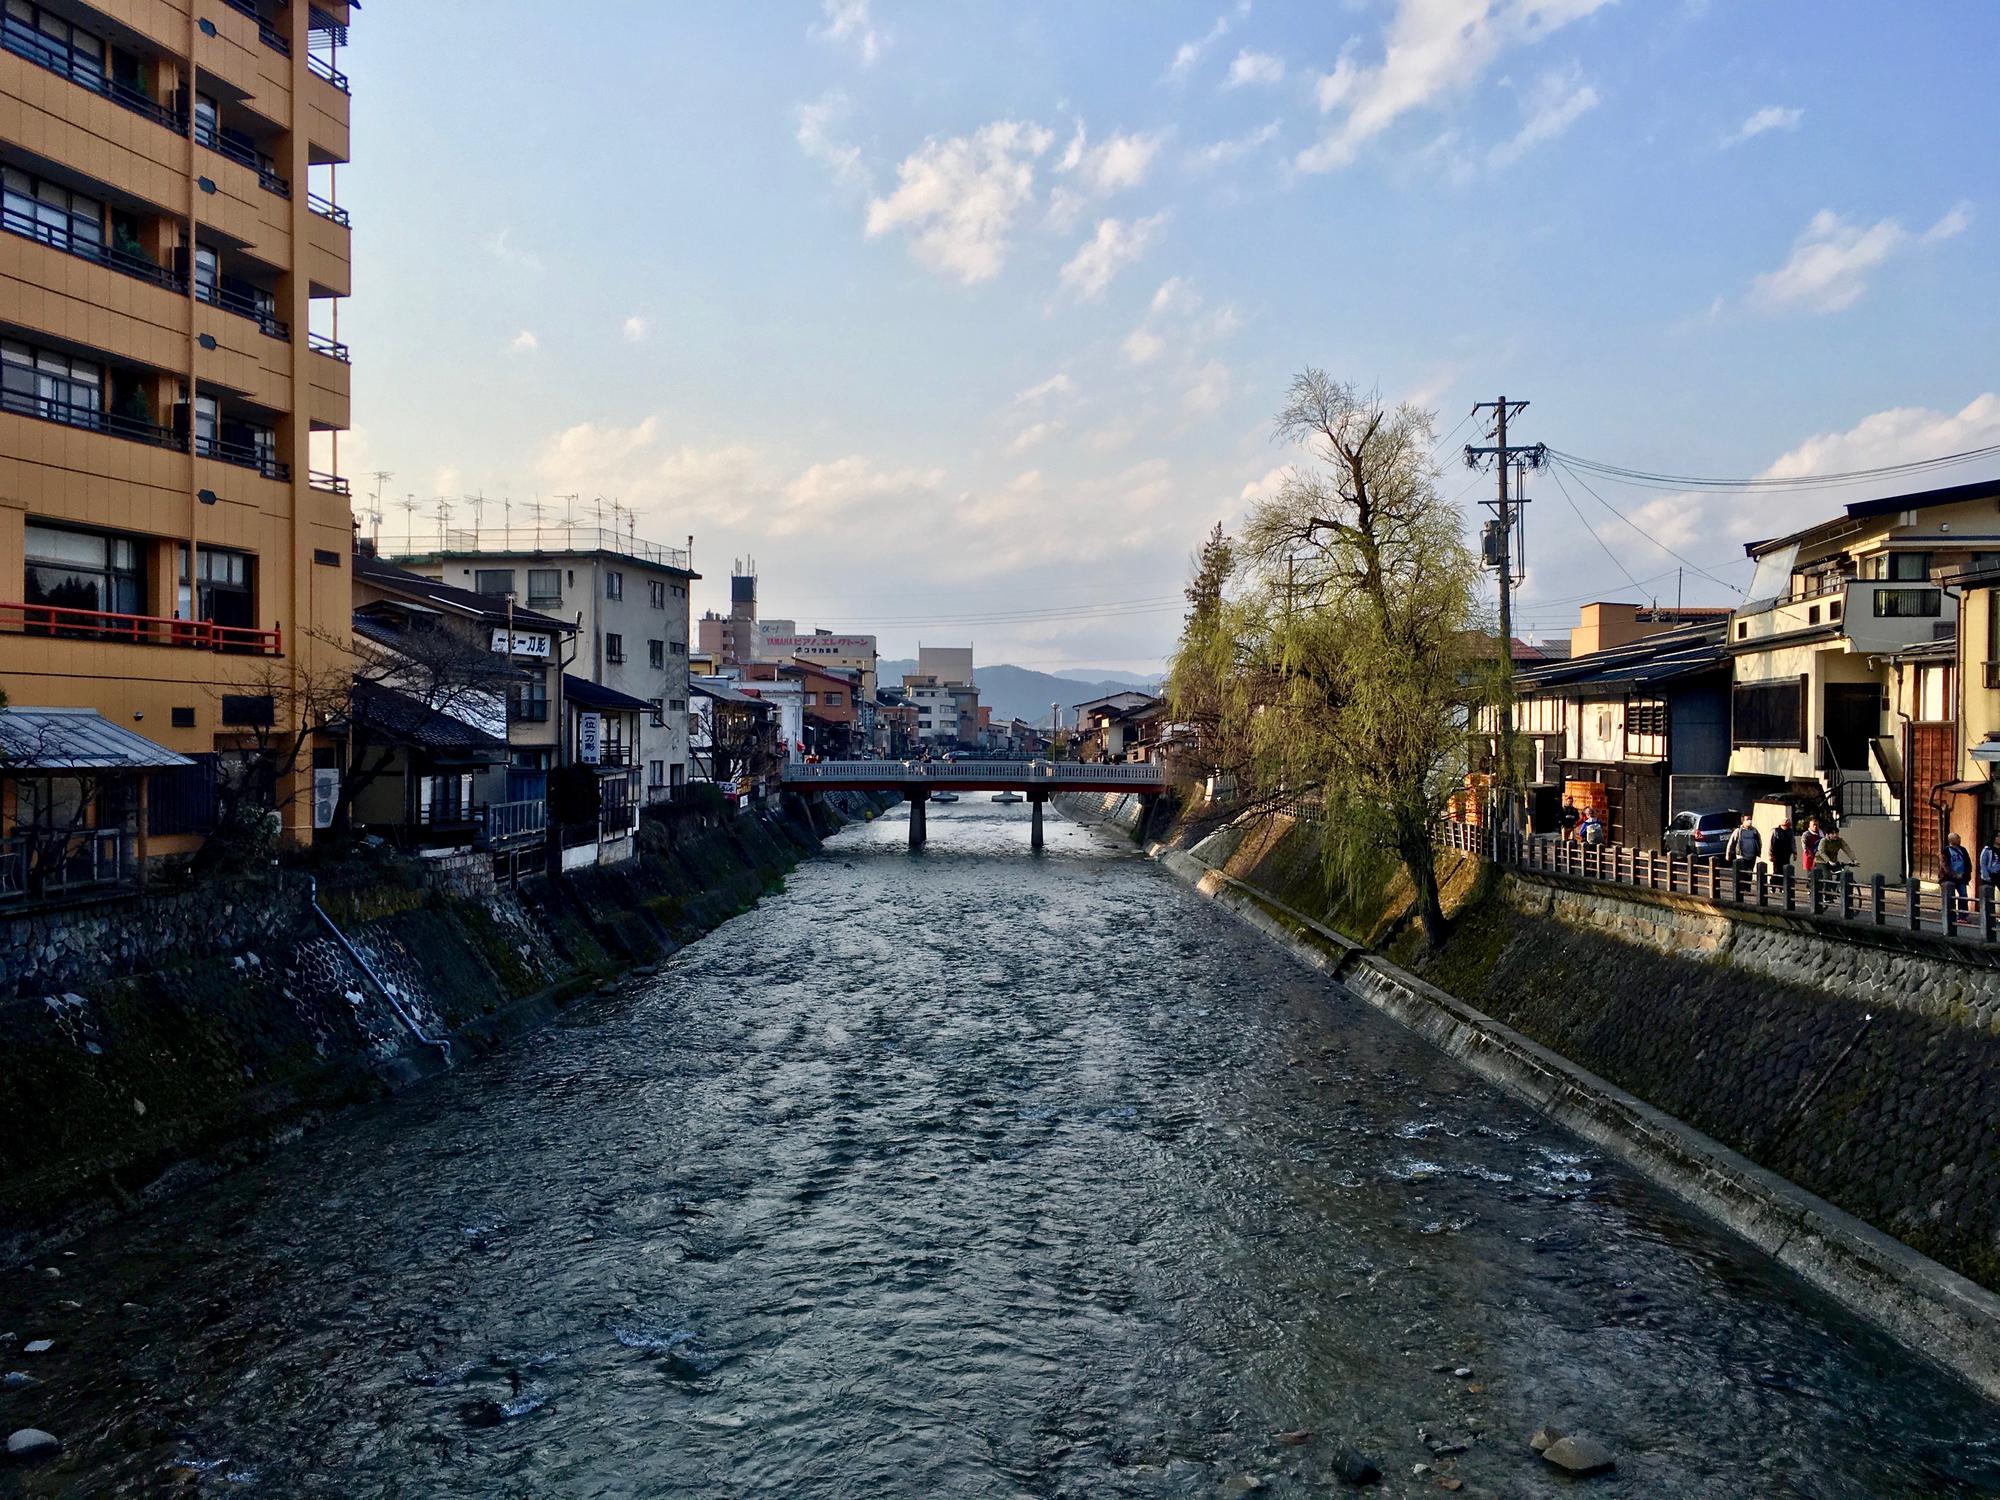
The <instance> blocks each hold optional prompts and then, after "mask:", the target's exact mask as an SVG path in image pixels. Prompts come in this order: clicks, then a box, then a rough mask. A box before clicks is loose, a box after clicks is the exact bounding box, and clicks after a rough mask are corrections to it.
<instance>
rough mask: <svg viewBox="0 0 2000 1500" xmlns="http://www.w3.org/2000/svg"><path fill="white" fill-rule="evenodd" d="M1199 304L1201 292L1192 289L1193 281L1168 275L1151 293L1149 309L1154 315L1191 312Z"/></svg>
mask: <svg viewBox="0 0 2000 1500" xmlns="http://www.w3.org/2000/svg"><path fill="white" fill-rule="evenodd" d="M1200 306H1201V293H1200V292H1197V291H1196V290H1195V289H1194V283H1192V282H1191V281H1189V280H1188V279H1187V278H1186V277H1185V276H1169V277H1168V278H1167V279H1166V280H1165V281H1163V282H1161V283H1160V289H1159V290H1158V291H1157V292H1155V293H1153V300H1152V302H1151V304H1149V310H1150V311H1151V312H1152V314H1153V316H1154V317H1159V316H1160V315H1162V314H1163V313H1172V312H1193V311H1194V310H1195V309H1196V308H1198V307H1200Z"/></svg>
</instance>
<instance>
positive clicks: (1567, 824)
mask: <svg viewBox="0 0 2000 1500" xmlns="http://www.w3.org/2000/svg"><path fill="white" fill-rule="evenodd" d="M1582 821H1583V816H1582V814H1580V813H1579V812H1577V810H1576V804H1575V803H1574V802H1572V801H1570V800H1569V798H1567V797H1565V798H1563V816H1562V839H1563V842H1564V843H1565V844H1567V843H1569V842H1570V841H1571V840H1573V839H1574V838H1575V837H1576V829H1577V825H1578V824H1579V823H1581V822H1582Z"/></svg>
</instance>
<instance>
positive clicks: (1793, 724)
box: [1729, 680, 1806, 750]
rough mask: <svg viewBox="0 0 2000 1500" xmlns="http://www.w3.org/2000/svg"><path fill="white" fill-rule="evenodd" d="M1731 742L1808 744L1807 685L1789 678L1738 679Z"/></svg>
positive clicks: (1797, 747) (1732, 701)
mask: <svg viewBox="0 0 2000 1500" xmlns="http://www.w3.org/2000/svg"><path fill="white" fill-rule="evenodd" d="M1729 722H1730V743H1731V744H1732V745H1753V746H1754V745H1779V746H1784V747H1786V748H1789V749H1795V750H1802V749H1804V748H1805V733H1806V730H1805V687H1804V684H1803V683H1802V682H1800V681H1798V680H1793V681H1790V682H1739V683H1738V684H1736V688H1735V690H1734V692H1733V693H1732V694H1731V699H1730V721H1729Z"/></svg>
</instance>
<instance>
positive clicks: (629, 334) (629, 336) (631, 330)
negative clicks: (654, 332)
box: [623, 313, 647, 344]
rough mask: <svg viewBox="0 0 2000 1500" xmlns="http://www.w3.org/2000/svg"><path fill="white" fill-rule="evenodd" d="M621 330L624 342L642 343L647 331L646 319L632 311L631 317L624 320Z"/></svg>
mask: <svg viewBox="0 0 2000 1500" xmlns="http://www.w3.org/2000/svg"><path fill="white" fill-rule="evenodd" d="M623 332H624V334H625V342H626V343H628V344H638V343H643V342H644V341H645V338H646V333H647V324H646V320H645V319H644V318H642V317H640V316H639V315H638V314H637V313H633V314H632V316H631V317H629V318H627V319H626V320H625V323H624V328H623Z"/></svg>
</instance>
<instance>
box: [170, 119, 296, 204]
mask: <svg viewBox="0 0 2000 1500" xmlns="http://www.w3.org/2000/svg"><path fill="white" fill-rule="evenodd" d="M194 139H195V144H196V145H198V146H206V147H208V149H209V150H211V151H213V152H215V154H216V155H218V156H226V157H228V158H229V159H230V160H231V161H233V162H237V163H240V164H241V165H243V166H246V167H248V168H250V170H251V171H253V172H255V173H256V174H257V186H259V187H261V188H262V189H264V191H265V192H267V193H275V194H277V196H278V197H280V198H289V197H291V196H292V185H291V183H290V182H288V181H286V180H285V179H284V178H282V177H280V176H279V175H278V174H277V173H276V172H275V171H273V170H272V169H271V168H270V167H267V166H266V165H264V161H263V158H261V157H260V156H258V154H257V150H256V148H255V147H254V146H248V145H245V144H244V143H243V142H242V141H239V140H237V139H236V138H235V137H234V136H231V135H225V134H223V132H222V131H221V130H220V129H219V128H217V127H215V126H212V125H205V124H203V123H202V122H201V121H200V120H196V121H195V122H194Z"/></svg>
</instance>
